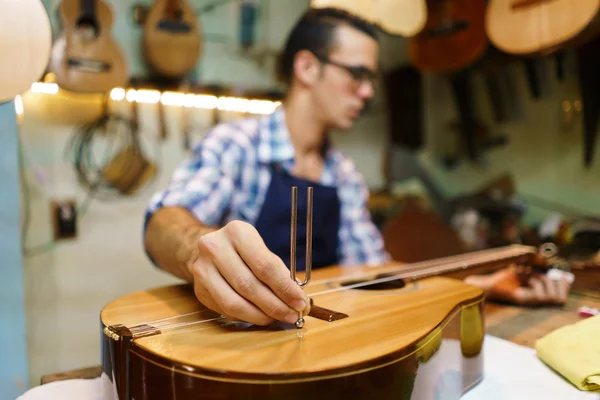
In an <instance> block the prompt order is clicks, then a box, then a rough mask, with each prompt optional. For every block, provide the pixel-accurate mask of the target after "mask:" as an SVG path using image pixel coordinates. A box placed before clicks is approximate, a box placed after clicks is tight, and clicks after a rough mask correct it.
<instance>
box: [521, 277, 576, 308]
mask: <svg viewBox="0 0 600 400" xmlns="http://www.w3.org/2000/svg"><path fill="white" fill-rule="evenodd" d="M570 286H571V284H570V283H569V282H568V281H567V280H566V279H559V280H553V279H550V278H548V277H547V276H546V275H541V276H534V277H531V279H530V280H529V287H522V288H519V294H518V295H519V297H520V298H521V299H523V300H524V303H525V304H537V305H541V304H564V303H565V302H566V301H567V297H568V294H569V289H570Z"/></svg>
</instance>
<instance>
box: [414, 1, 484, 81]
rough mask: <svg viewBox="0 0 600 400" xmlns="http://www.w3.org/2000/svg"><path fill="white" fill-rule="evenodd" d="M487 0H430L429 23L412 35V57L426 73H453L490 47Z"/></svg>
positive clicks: (474, 60)
mask: <svg viewBox="0 0 600 400" xmlns="http://www.w3.org/2000/svg"><path fill="white" fill-rule="evenodd" d="M485 9H486V3H485V1H484V0H427V13H428V14H427V22H426V24H425V27H424V28H423V30H421V32H420V33H419V34H418V35H416V36H414V37H413V38H411V40H410V43H409V56H410V58H411V60H412V63H413V65H414V66H415V67H416V68H418V69H420V70H421V71H423V72H435V73H441V72H453V71H456V70H459V69H462V68H465V67H468V66H470V65H472V64H473V63H475V62H476V61H477V60H478V59H479V58H480V57H481V56H482V55H483V54H484V53H485V51H486V50H487V48H488V44H489V42H488V39H487V36H486V33H485V26H484V18H485Z"/></svg>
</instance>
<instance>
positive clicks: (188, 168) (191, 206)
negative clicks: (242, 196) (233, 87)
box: [144, 126, 243, 230]
mask: <svg viewBox="0 0 600 400" xmlns="http://www.w3.org/2000/svg"><path fill="white" fill-rule="evenodd" d="M236 134H238V135H243V133H240V132H236V131H232V128H231V127H229V126H217V127H215V128H214V129H213V130H211V131H210V132H209V133H208V134H207V135H206V136H205V137H204V139H203V140H202V141H201V142H200V143H199V144H198V145H197V146H195V147H194V150H193V153H192V155H191V156H190V157H188V158H187V159H186V160H184V161H183V162H182V163H181V164H180V165H179V166H178V167H177V168H176V169H175V171H174V172H173V175H172V177H171V179H170V181H169V183H168V185H167V187H166V189H165V190H163V191H161V192H158V193H156V194H155V195H154V196H152V198H151V200H150V202H149V204H148V207H147V209H146V215H145V220H144V230H145V229H146V226H147V224H148V221H149V220H150V217H151V216H152V215H153V214H154V213H155V212H156V211H158V210H159V209H161V208H163V207H183V208H185V209H187V210H188V211H190V213H192V214H193V215H194V216H195V217H196V218H197V219H198V220H199V221H200V222H202V223H203V224H206V225H217V224H219V223H220V222H221V221H222V219H223V216H224V213H225V212H226V211H227V209H228V206H229V204H230V202H231V197H232V193H233V191H234V187H235V184H236V181H237V176H238V175H239V168H240V162H239V161H240V158H241V157H242V154H243V150H242V146H241V145H240V143H238V142H237V141H236V140H235V135H236Z"/></svg>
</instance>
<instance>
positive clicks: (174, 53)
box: [143, 0, 202, 78]
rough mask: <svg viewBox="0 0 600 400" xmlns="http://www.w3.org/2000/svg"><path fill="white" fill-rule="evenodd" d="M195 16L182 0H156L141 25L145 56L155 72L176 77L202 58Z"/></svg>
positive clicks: (191, 67)
mask: <svg viewBox="0 0 600 400" xmlns="http://www.w3.org/2000/svg"><path fill="white" fill-rule="evenodd" d="M196 18H197V17H196V14H194V11H193V10H192V8H191V7H190V6H189V5H188V4H187V3H186V2H185V1H184V0H155V1H154V3H153V4H152V7H151V8H150V10H149V11H148V15H147V16H146V20H145V22H144V40H143V42H144V53H145V57H146V59H147V61H148V63H149V64H150V65H151V66H152V68H153V69H154V70H156V72H158V73H159V74H161V75H163V76H165V77H168V78H179V77H182V76H183V75H185V74H187V73H188V72H190V71H191V70H192V69H193V68H194V67H195V66H196V63H197V62H198V58H199V57H200V55H201V51H202V44H201V40H200V35H201V34H200V28H199V24H198V22H197V20H196Z"/></svg>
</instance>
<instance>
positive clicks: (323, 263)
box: [254, 165, 340, 271]
mask: <svg viewBox="0 0 600 400" xmlns="http://www.w3.org/2000/svg"><path fill="white" fill-rule="evenodd" d="M292 186H297V187H298V203H297V206H298V207H297V210H298V214H297V230H296V239H297V240H296V269H297V270H298V271H304V270H305V267H306V210H307V188H308V187H309V186H312V187H313V236H312V248H313V252H312V268H313V269H316V268H322V267H327V266H330V265H334V264H337V263H338V241H339V239H338V231H339V226H340V200H339V197H338V195H337V189H336V188H335V187H330V186H323V185H321V184H318V183H315V182H310V181H307V180H304V179H301V178H297V177H295V176H293V175H290V174H288V173H287V172H286V171H284V169H283V168H282V167H280V166H278V165H271V183H270V184H269V188H268V190H267V194H266V196H265V201H264V204H263V206H262V209H261V211H260V214H259V216H258V219H257V220H256V222H255V224H254V227H255V228H256V230H258V232H259V233H260V235H261V237H262V238H263V240H264V241H265V244H266V246H267V248H268V249H269V250H270V251H271V252H273V253H275V254H277V255H278V256H279V257H280V258H281V259H282V260H283V262H284V263H285V265H287V267H288V268H290V233H291V215H292V214H291V210H292Z"/></svg>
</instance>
